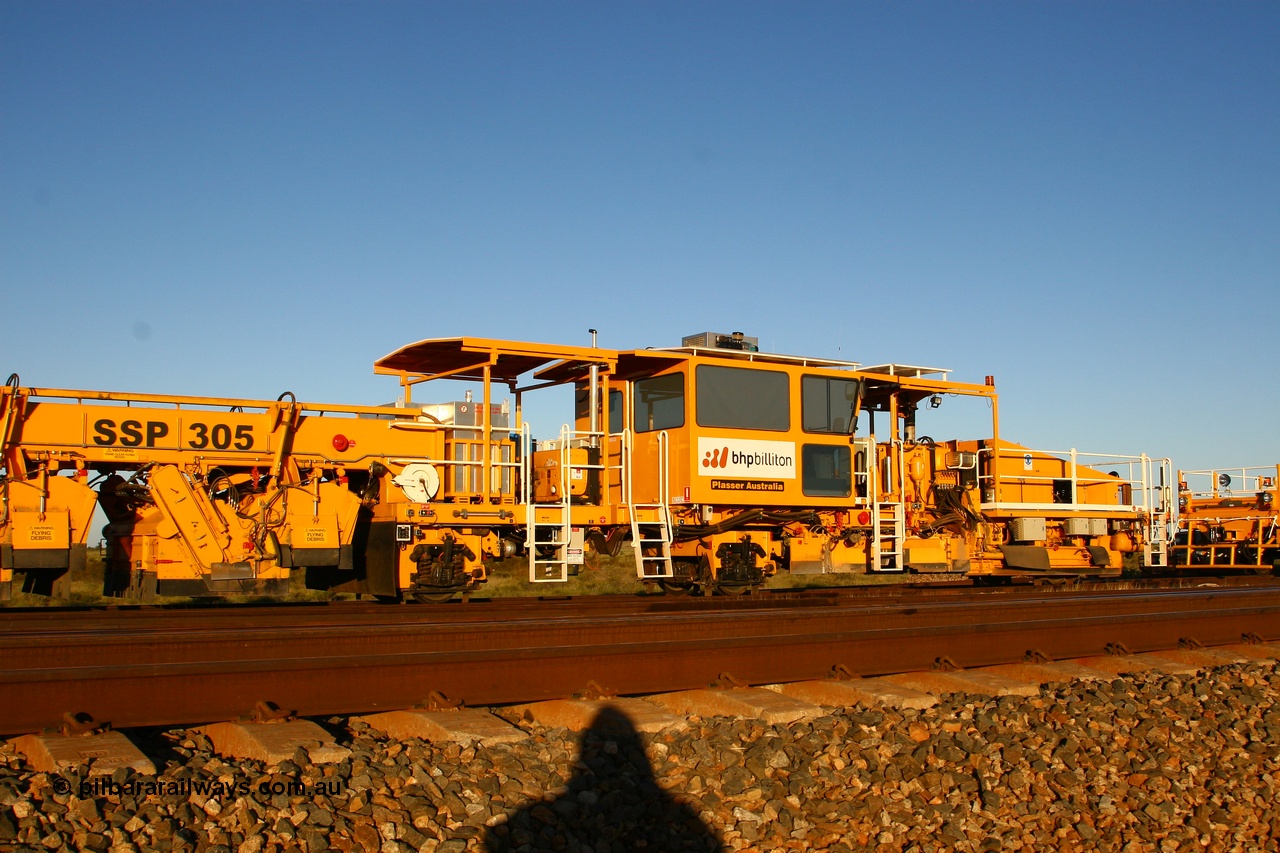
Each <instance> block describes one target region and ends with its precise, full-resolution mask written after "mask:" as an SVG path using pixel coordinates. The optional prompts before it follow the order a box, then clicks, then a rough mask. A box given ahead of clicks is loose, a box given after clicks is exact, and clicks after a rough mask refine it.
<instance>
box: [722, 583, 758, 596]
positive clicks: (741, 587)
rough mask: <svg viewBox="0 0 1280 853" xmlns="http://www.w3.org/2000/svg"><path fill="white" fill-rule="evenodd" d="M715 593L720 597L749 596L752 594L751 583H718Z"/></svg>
mask: <svg viewBox="0 0 1280 853" xmlns="http://www.w3.org/2000/svg"><path fill="white" fill-rule="evenodd" d="M715 591H716V592H718V593H719V594H720V595H747V594H748V593H750V592H751V584H749V583H717V584H716V585H715Z"/></svg>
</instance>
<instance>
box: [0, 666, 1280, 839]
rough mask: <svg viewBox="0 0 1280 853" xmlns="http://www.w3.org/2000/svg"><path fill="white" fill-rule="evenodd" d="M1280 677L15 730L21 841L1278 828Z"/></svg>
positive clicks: (2, 755) (1270, 831)
mask: <svg viewBox="0 0 1280 853" xmlns="http://www.w3.org/2000/svg"><path fill="white" fill-rule="evenodd" d="M1278 698H1280V668H1278V667H1277V665H1276V664H1272V663H1267V664H1247V665H1236V666H1230V667H1222V668H1219V669H1216V670H1210V671H1205V672H1202V673H1199V674H1197V675H1194V676H1189V677H1173V676H1167V675H1162V674H1154V673H1148V674H1141V675H1135V676H1128V677H1123V678H1117V679H1115V680H1113V681H1103V682H1079V683H1075V684H1071V685H1065V686H1061V687H1059V688H1056V689H1053V690H1049V689H1046V690H1045V691H1043V692H1042V693H1041V695H1040V696H1038V697H1030V698H1025V697H1004V698H1000V699H985V698H979V697H974V696H951V697H946V698H944V700H943V701H941V702H940V703H939V704H938V705H936V706H935V707H933V708H930V709H927V710H925V711H914V710H905V711H902V710H895V709H887V708H876V709H867V708H856V709H852V710H842V711H836V712H833V713H831V714H829V715H826V716H822V717H819V718H816V719H813V720H809V721H806V722H803V723H794V724H791V725H776V726H769V725H762V724H760V723H758V722H753V721H730V720H726V719H713V718H708V719H699V718H693V719H692V721H691V723H692V724H691V725H690V727H689V728H688V729H687V730H685V731H682V732H675V733H672V732H666V733H660V734H656V735H642V734H637V733H635V732H634V730H632V729H631V728H630V726H629V724H628V723H627V721H626V719H625V718H622V717H621V716H620V715H617V714H604V715H602V717H601V719H600V720H598V721H597V724H596V725H595V726H594V727H593V728H592V729H591V730H589V731H588V732H586V733H585V734H583V735H575V734H573V733H570V732H568V731H566V730H564V729H548V728H543V727H539V726H535V725H532V724H530V723H527V722H523V721H516V720H514V719H513V722H518V724H519V725H521V726H522V727H523V728H525V729H526V730H527V731H528V732H529V733H530V734H531V737H530V738H529V739H528V740H525V741H522V742H520V743H515V744H504V745H497V746H492V747H487V748H483V747H467V748H462V747H460V746H458V745H456V744H439V745H436V744H430V743H425V742H422V741H418V740H410V741H404V742H398V743H394V742H389V741H388V740H387V739H386V738H384V737H382V736H380V735H378V734H377V733H376V732H374V731H373V730H371V729H369V728H368V727H366V726H364V725H363V724H362V723H356V722H349V721H347V720H345V719H339V718H333V719H331V720H327V721H320V722H321V723H322V724H324V725H326V726H327V727H328V728H330V729H331V730H332V731H334V733H335V734H336V735H338V738H339V741H340V742H341V743H343V744H344V745H346V746H349V747H350V748H351V750H352V756H351V758H350V759H348V760H346V761H343V762H341V763H339V764H332V765H313V764H312V763H310V762H309V761H308V759H307V756H306V753H305V750H299V751H298V754H296V755H295V756H294V759H293V760H292V761H290V762H285V763H284V764H282V765H280V766H277V767H272V768H266V767H263V766H262V765H261V764H260V763H257V762H252V761H242V762H233V761H225V760H223V759H221V758H218V757H217V756H214V755H213V754H212V753H211V751H210V745H209V743H208V741H207V740H206V739H205V738H203V737H202V736H200V735H198V734H195V733H192V732H188V731H183V730H177V731H161V730H148V731H135V732H133V733H132V735H133V737H134V739H135V741H136V742H138V743H139V745H140V746H141V747H142V748H143V750H144V751H145V752H147V753H148V755H149V756H150V757H151V758H152V759H153V760H155V761H156V764H157V766H158V767H163V768H164V769H163V770H162V771H161V772H160V774H159V775H158V776H155V777H147V776H138V775H135V774H133V773H132V771H127V770H121V771H118V772H117V773H116V774H115V775H114V776H112V777H108V778H109V781H107V778H104V779H103V780H102V781H100V782H99V783H98V786H99V787H98V789H97V790H94V789H92V788H86V789H82V788H81V784H82V780H88V779H89V776H88V768H87V767H80V768H75V769H72V770H68V771H66V772H65V773H63V774H61V775H59V776H52V775H49V774H43V773H35V772H33V771H32V770H31V768H30V767H29V766H27V765H26V764H25V762H24V761H23V760H22V758H21V756H19V755H16V754H15V753H14V752H13V749H12V747H11V746H9V745H7V744H4V745H2V746H0V850H9V849H13V850H19V851H37V852H38V853H47V851H59V850H93V851H107V850H110V851H113V853H125V851H193V853H204V851H208V853H274V851H283V850H307V851H318V850H325V849H335V850H340V851H382V852H383V853H399V851H424V853H463V851H469V850H490V851H544V850H557V851H559V850H564V851H573V853H622V851H647V852H648V853H659V852H660V851H680V850H690V851H711V850H828V851H832V852H833V853H836V851H840V853H851V851H854V850H858V851H861V850H875V851H895V850H919V851H929V850H973V851H985V850H1046V851H1048V850H1053V851H1057V850H1085V849H1088V850H1104V851H1125V853H1133V851H1174V850H1178V851H1181V850H1200V849H1204V850H1214V851H1219V850H1221V851H1227V850H1240V851H1255V850H1277V849H1280V848H1278V847H1277V842H1276V841H1275V840H1274V839H1277V838H1280V805H1278V804H1277V794H1278V793H1280V791H1278V780H1280V767H1278V766H1277V765H1278V764H1280V706H1278V705H1277V699H1278ZM85 784H88V782H85ZM291 785H292V786H293V787H292V789H291V788H290V786H291ZM110 786H118V789H117V788H113V787H110ZM148 786H149V787H148ZM56 787H61V788H64V789H65V788H70V793H57V792H56V791H55V788H56ZM82 793H83V796H81V794H82Z"/></svg>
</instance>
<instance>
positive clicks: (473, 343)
mask: <svg viewBox="0 0 1280 853" xmlns="http://www.w3.org/2000/svg"><path fill="white" fill-rule="evenodd" d="M617 358H618V354H617V353H616V352H614V351H613V350H606V349H597V348H592V347H570V346H557V345H552V344H532V343H522V342H519V341H499V340H493V339H490V338H428V339H427V340H424V341H418V342H417V343H412V344H406V345H405V346H402V347H401V348H400V349H398V350H396V351H395V352H393V353H391V354H389V355H384V356H383V357H382V358H380V359H378V360H377V361H375V362H374V363H373V372H374V373H384V374H385V373H389V374H394V375H399V376H400V377H401V381H402V382H425V381H427V380H429V379H436V378H441V377H445V376H447V377H450V378H452V379H463V380H471V381H477V382H478V381H480V380H482V379H483V378H484V368H485V366H486V365H488V366H489V375H490V377H491V378H493V379H495V380H498V381H502V382H514V381H515V380H516V378H517V377H519V376H522V375H523V374H525V373H528V372H529V371H531V370H537V369H538V368H540V367H543V366H545V365H547V364H549V363H551V362H555V361H562V362H570V363H579V364H592V363H595V364H605V365H612V364H614V363H615V362H616V361H617Z"/></svg>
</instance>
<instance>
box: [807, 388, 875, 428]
mask: <svg viewBox="0 0 1280 853" xmlns="http://www.w3.org/2000/svg"><path fill="white" fill-rule="evenodd" d="M861 394H862V383H861V382H860V381H858V380H857V379H838V378H834V377H828V376H805V377H803V378H802V379H801V380H800V405H801V407H802V408H803V409H804V430H805V432H829V433H836V434H838V435H848V434H850V433H851V432H852V431H853V423H852V422H853V413H854V408H855V405H856V403H857V401H858V397H859V396H860V395H861Z"/></svg>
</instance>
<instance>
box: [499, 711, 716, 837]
mask: <svg viewBox="0 0 1280 853" xmlns="http://www.w3.org/2000/svg"><path fill="white" fill-rule="evenodd" d="M578 764H579V766H578V768H577V769H576V770H575V772H574V775H573V777H572V778H571V779H570V780H569V784H568V786H567V788H566V790H565V791H564V793H562V794H560V795H558V796H554V797H547V798H545V799H542V800H538V801H536V802H531V803H529V804H527V805H525V806H523V807H521V808H520V810H519V811H517V812H516V813H514V814H512V815H511V816H510V818H509V819H508V820H507V822H506V823H505V824H502V825H499V826H495V827H490V828H489V829H487V830H485V834H484V844H485V849H486V850H488V851H489V852H490V853H517V851H519V853H543V851H572V853H588V851H590V853H621V851H626V853H630V851H638V850H644V851H646V853H675V851H699V853H720V851H722V850H724V845H723V844H722V842H721V840H720V837H719V835H718V834H717V833H716V832H715V830H713V829H712V828H710V827H708V826H707V825H706V824H704V823H703V822H702V819H701V818H699V817H698V813H697V811H696V810H695V809H693V808H691V807H690V806H687V805H685V804H684V803H679V802H677V801H676V800H675V799H673V798H672V796H671V795H670V794H668V793H667V792H666V791H665V790H663V789H662V787H661V786H659V785H658V783H657V780H655V779H654V776H653V770H652V769H651V768H650V766H649V759H648V757H647V756H646V755H645V752H644V744H642V743H641V741H640V737H639V735H638V734H637V732H636V729H635V726H634V725H633V724H632V722H631V720H630V718H628V717H627V715H626V714H624V713H623V712H622V711H620V710H618V709H617V708H614V707H605V708H603V709H602V710H601V711H600V713H599V714H597V715H596V718H595V719H594V720H593V721H592V723H591V726H590V727H589V728H587V729H586V730H585V731H583V733H582V738H581V740H580V742H579V760H578ZM582 765H585V769H584V767H583V766H582Z"/></svg>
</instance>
